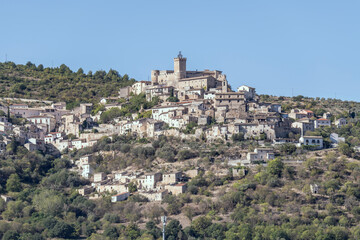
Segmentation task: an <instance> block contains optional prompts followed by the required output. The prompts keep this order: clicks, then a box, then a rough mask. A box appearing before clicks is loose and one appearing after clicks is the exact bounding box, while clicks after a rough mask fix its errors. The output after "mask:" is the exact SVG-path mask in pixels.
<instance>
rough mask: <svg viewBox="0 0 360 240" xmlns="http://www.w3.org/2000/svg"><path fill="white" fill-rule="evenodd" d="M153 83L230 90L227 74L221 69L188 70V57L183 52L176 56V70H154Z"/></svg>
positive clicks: (183, 88)
mask: <svg viewBox="0 0 360 240" xmlns="http://www.w3.org/2000/svg"><path fill="white" fill-rule="evenodd" d="M151 83H152V85H154V86H155V85H165V86H172V87H175V88H177V89H178V90H180V91H181V90H189V89H204V90H205V91H209V90H210V89H216V90H218V91H219V92H228V82H227V80H226V75H224V74H222V72H221V71H217V70H214V71H210V70H204V71H187V70H186V58H185V57H183V56H182V54H181V52H179V55H178V56H177V57H176V58H174V70H152V71H151Z"/></svg>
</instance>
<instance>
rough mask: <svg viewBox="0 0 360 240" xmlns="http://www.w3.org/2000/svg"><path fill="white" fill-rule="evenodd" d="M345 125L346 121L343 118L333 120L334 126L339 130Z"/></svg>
mask: <svg viewBox="0 0 360 240" xmlns="http://www.w3.org/2000/svg"><path fill="white" fill-rule="evenodd" d="M346 124H347V120H346V119H345V118H339V119H336V120H335V126H336V127H338V128H341V127H342V126H345V125H346Z"/></svg>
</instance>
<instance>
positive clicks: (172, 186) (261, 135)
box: [0, 53, 348, 202]
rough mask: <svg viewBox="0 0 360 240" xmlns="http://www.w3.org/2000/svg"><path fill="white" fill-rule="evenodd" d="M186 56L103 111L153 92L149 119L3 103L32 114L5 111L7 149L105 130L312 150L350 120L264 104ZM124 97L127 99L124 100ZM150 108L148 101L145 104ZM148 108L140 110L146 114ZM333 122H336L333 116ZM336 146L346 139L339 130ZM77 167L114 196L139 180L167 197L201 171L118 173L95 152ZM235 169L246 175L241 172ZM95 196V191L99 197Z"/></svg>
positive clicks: (96, 188) (71, 142) (72, 146)
mask: <svg viewBox="0 0 360 240" xmlns="http://www.w3.org/2000/svg"><path fill="white" fill-rule="evenodd" d="M186 62H187V59H186V58H185V57H183V56H182V54H181V53H179V55H178V56H177V57H176V58H174V69H173V70H152V71H151V81H139V82H135V83H134V84H133V85H132V86H127V87H124V88H121V89H120V90H119V97H118V98H115V97H110V98H103V99H101V100H100V102H99V104H102V105H103V109H105V111H106V110H109V109H112V108H118V109H122V108H123V107H124V106H126V104H128V103H129V99H130V98H131V97H132V96H133V95H137V94H144V96H145V97H146V100H147V101H152V100H153V99H154V98H157V99H159V103H158V105H156V106H153V107H152V108H151V109H149V110H148V112H147V113H149V114H147V115H146V116H147V117H146V118H141V117H139V116H140V114H138V113H129V114H126V116H125V117H118V118H115V119H113V121H112V122H111V123H107V124H104V123H100V122H99V119H100V116H101V113H102V112H101V111H100V112H98V113H97V114H95V115H94V114H93V108H94V106H93V104H92V103H82V104H80V106H79V107H77V108H75V109H73V110H71V111H70V110H66V103H65V102H58V103H53V104H51V105H47V106H36V107H30V106H29V105H28V104H24V103H19V104H12V105H10V106H8V107H4V106H1V109H2V110H3V111H4V113H5V115H7V114H6V113H7V112H9V113H10V114H11V115H12V116H13V117H15V118H19V119H23V120H26V121H24V124H21V125H20V124H18V125H17V124H14V123H11V122H10V121H9V119H8V117H7V116H0V133H1V135H2V136H3V137H2V140H1V141H0V151H3V150H4V149H6V145H7V144H9V143H10V142H11V141H12V139H14V138H15V139H16V140H17V141H18V142H20V143H21V144H22V145H24V146H25V147H26V148H27V149H28V150H29V151H44V152H46V151H50V152H54V151H55V152H56V151H58V152H64V151H68V150H70V151H71V150H76V149H83V148H86V147H90V146H93V145H94V144H95V143H96V142H97V141H98V140H99V139H101V138H102V137H104V136H112V135H114V134H115V135H134V136H137V137H140V138H158V137H159V136H176V137H179V138H182V139H191V138H206V140H207V141H216V140H218V139H230V138H241V139H245V140H246V139H250V140H259V141H262V140H268V141H267V142H268V143H270V144H271V143H272V144H273V145H278V144H284V143H291V144H297V145H298V146H305V147H306V148H311V149H321V148H323V147H324V142H325V141H324V139H323V138H322V137H321V136H312V135H313V134H312V132H313V131H315V130H316V129H318V128H327V127H330V126H332V125H334V126H336V127H338V128H340V127H342V126H345V125H347V124H348V122H347V120H346V119H345V118H338V119H336V118H334V116H332V114H331V113H329V112H326V113H324V114H323V115H322V116H321V117H320V118H317V116H316V115H315V114H314V112H312V111H311V110H307V109H297V108H296V109H291V111H290V113H288V114H287V113H284V112H283V111H282V106H281V105H280V104H274V103H267V102H261V101H260V97H259V96H258V95H257V94H256V90H255V88H253V87H250V86H247V85H242V86H240V87H238V88H237V89H236V91H233V90H232V89H231V86H230V85H229V84H228V81H227V77H226V75H225V74H223V73H222V72H221V71H218V70H208V69H206V70H204V71H198V70H196V71H189V70H187V66H186ZM120 98H121V101H119V99H120ZM141 109H142V110H143V106H142V108H141ZM142 110H141V111H140V112H142ZM332 121H333V122H332ZM330 140H331V142H332V144H333V146H336V145H337V144H339V143H341V142H344V141H345V140H344V139H343V138H341V137H339V136H338V135H337V134H335V133H333V134H331V136H330ZM274 156H275V155H274V150H273V148H271V147H266V148H264V147H261V148H260V147H258V148H256V149H255V150H254V151H253V152H248V153H247V154H245V155H243V156H242V158H243V159H242V160H244V161H247V162H248V164H253V163H266V162H267V161H269V160H272V159H274ZM75 165H76V169H75V170H76V171H77V172H78V173H79V174H80V175H81V176H83V177H84V178H86V179H89V180H91V181H92V183H91V185H89V186H87V187H85V188H83V189H79V193H80V194H82V195H90V194H98V195H97V196H100V194H104V193H111V194H113V196H112V198H111V201H112V202H118V201H123V200H125V199H127V198H128V197H130V193H129V191H130V190H129V186H131V184H135V185H136V186H137V190H138V191H137V194H139V195H142V196H144V197H146V198H148V199H149V200H151V201H160V200H162V198H163V197H164V196H165V195H166V194H175V195H177V194H181V193H183V192H185V191H186V188H187V184H186V181H185V180H186V179H187V178H184V176H187V177H188V178H192V177H195V176H196V175H197V174H198V172H197V170H191V171H192V172H191V171H190V172H187V173H182V172H169V173H166V172H165V173H162V172H153V173H144V172H133V171H123V172H115V173H111V174H105V173H96V172H95V171H94V168H93V156H91V155H88V156H83V157H81V158H80V159H79V160H78V161H76V162H75ZM233 174H236V175H241V174H242V173H241V171H240V170H233ZM92 197H94V198H95V195H92Z"/></svg>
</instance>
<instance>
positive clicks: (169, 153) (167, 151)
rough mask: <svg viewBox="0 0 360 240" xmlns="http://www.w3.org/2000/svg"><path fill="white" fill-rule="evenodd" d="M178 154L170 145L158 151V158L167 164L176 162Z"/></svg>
mask: <svg viewBox="0 0 360 240" xmlns="http://www.w3.org/2000/svg"><path fill="white" fill-rule="evenodd" d="M176 153H177V152H176V150H175V149H174V148H173V147H172V146H171V145H168V144H167V145H165V146H163V147H162V148H158V149H157V150H156V156H157V157H159V158H161V159H164V160H166V161H167V162H175V155H176Z"/></svg>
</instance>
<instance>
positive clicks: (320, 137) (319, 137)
mask: <svg viewBox="0 0 360 240" xmlns="http://www.w3.org/2000/svg"><path fill="white" fill-rule="evenodd" d="M303 138H318V139H322V138H323V137H322V136H303Z"/></svg>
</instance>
